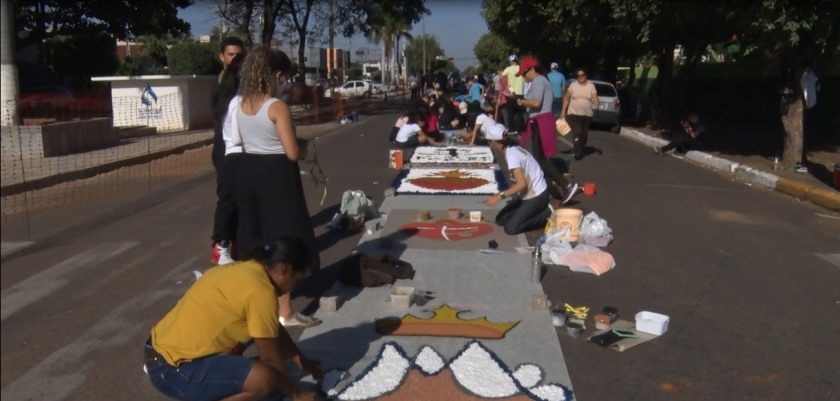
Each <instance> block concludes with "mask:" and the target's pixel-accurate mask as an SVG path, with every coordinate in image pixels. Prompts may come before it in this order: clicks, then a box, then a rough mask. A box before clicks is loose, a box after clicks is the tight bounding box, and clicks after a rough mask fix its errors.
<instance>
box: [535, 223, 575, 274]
mask: <svg viewBox="0 0 840 401" xmlns="http://www.w3.org/2000/svg"><path fill="white" fill-rule="evenodd" d="M569 237H571V230H569V228H568V227H564V228H563V229H561V230H560V231H558V232H556V233H554V234H551V235H549V236H548V238H546V240H545V243H544V244H543V245H542V248H541V249H540V250H541V251H542V255H543V263H552V264H555V265H557V264H560V263H558V262H557V261H558V260H560V259H561V258H562V257H563V255H565V254H566V253H569V252H571V251H572V244H571V243H569Z"/></svg>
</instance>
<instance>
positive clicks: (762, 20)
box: [744, 0, 840, 169]
mask: <svg viewBox="0 0 840 401" xmlns="http://www.w3.org/2000/svg"><path fill="white" fill-rule="evenodd" d="M748 12H749V14H748V15H750V16H751V18H750V19H749V21H750V23H749V24H748V25H747V26H746V27H745V29H746V30H747V32H746V34H745V35H744V36H745V37H746V38H747V39H746V40H747V41H748V42H750V43H752V44H754V45H756V46H758V47H759V48H763V49H765V52H766V54H767V55H768V56H769V57H771V58H775V59H778V60H780V61H781V64H782V71H781V72H780V74H779V75H780V83H781V84H782V85H780V86H782V87H783V88H784V89H786V91H785V92H786V93H784V92H783V94H782V95H780V96H782V101H784V102H785V103H786V105H787V109H788V111H787V113H783V114H782V115H781V123H782V126H783V127H784V130H785V139H784V151H783V152H782V166H783V167H784V168H787V169H792V168H793V166H794V165H795V163H796V162H797V161H799V158H800V156H801V155H802V151H803V149H802V146H803V137H804V132H803V119H804V116H805V97H804V94H803V91H802V87H801V86H800V84H799V80H800V77H802V74H803V72H804V70H805V68H808V67H811V68H813V69H814V70H816V71H820V70H822V69H824V68H825V67H826V66H827V65H828V63H829V61H830V60H831V58H832V57H833V56H834V55H835V54H837V50H838V43H840V26H838V24H837V21H838V20H840V7H838V4H837V2H836V1H834V0H819V1H817V0H815V1H810V2H790V1H784V0H764V1H761V2H757V3H756V4H754V5H752V6H751V7H750V9H749V10H748ZM818 100H819V99H818Z"/></svg>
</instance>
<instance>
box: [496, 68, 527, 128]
mask: <svg viewBox="0 0 840 401" xmlns="http://www.w3.org/2000/svg"><path fill="white" fill-rule="evenodd" d="M508 62H509V63H510V65H509V66H507V68H505V69H504V71H502V76H504V77H505V79H506V80H507V87H508V89H509V90H510V92H511V94H512V95H511V96H509V97H507V99H506V102H505V106H506V108H507V119H506V121H505V125H507V128H508V131H510V132H521V131H522V130H523V129H524V128H525V119H526V118H525V116H523V115H522V113H523V112H524V109H523V108H522V107H519V105H518V104H517V100H520V99H522V98H523V97H524V96H525V83H524V80H523V79H522V76H517V75H516V74H517V73H519V58H518V57H517V56H516V55H515V54H511V55H510V56H508Z"/></svg>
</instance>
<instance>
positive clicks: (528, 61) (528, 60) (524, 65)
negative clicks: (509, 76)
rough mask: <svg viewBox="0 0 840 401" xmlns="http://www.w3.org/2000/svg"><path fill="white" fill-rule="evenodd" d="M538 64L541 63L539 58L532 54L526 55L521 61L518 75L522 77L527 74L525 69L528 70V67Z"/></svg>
mask: <svg viewBox="0 0 840 401" xmlns="http://www.w3.org/2000/svg"><path fill="white" fill-rule="evenodd" d="M538 65H540V63H538V62H537V59H535V58H533V57H531V56H528V57H525V58H523V59H522V62H521V63H519V71H518V72H517V73H516V76H517V77H521V76H522V75H524V74H525V71H528V69H530V68H534V67H536V66H538Z"/></svg>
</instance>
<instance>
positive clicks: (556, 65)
mask: <svg viewBox="0 0 840 401" xmlns="http://www.w3.org/2000/svg"><path fill="white" fill-rule="evenodd" d="M551 69H552V70H559V69H560V64H557V62H556V61H552V62H551Z"/></svg>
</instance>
